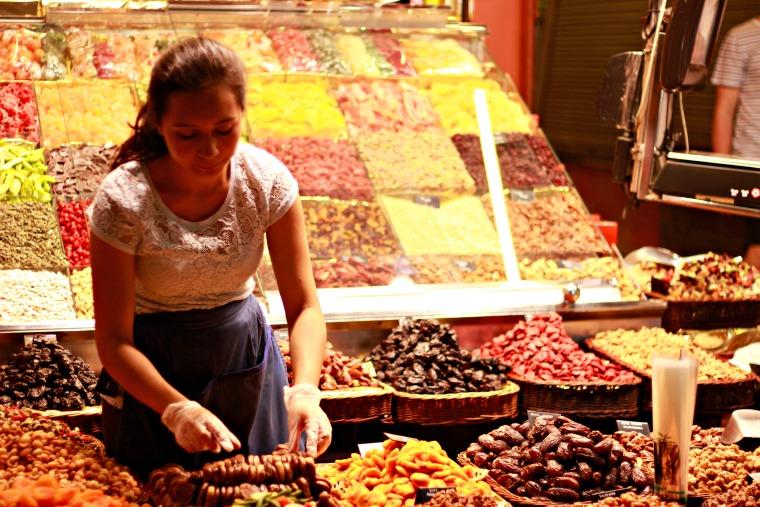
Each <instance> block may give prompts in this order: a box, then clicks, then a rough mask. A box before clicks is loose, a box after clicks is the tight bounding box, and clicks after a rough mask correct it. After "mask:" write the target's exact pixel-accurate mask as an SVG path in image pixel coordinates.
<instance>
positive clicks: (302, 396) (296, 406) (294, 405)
mask: <svg viewBox="0 0 760 507" xmlns="http://www.w3.org/2000/svg"><path fill="white" fill-rule="evenodd" d="M320 397H321V394H320V392H319V389H317V387H316V386H315V385H313V384H296V385H295V386H293V387H289V386H285V407H286V408H287V409H288V435H289V437H288V446H289V447H290V450H291V452H296V451H298V443H299V441H300V440H301V434H302V433H304V432H305V433H306V452H307V453H308V454H311V455H312V456H318V455H320V454H322V453H323V452H325V451H326V450H327V448H328V447H329V445H330V442H331V441H332V426H331V425H330V420H329V419H328V418H327V414H325V413H324V412H323V411H322V409H321V408H320V407H319V399H320Z"/></svg>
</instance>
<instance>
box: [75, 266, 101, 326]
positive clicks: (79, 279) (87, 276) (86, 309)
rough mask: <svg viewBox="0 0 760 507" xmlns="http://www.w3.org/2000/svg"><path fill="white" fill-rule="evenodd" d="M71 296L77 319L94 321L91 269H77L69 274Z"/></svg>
mask: <svg viewBox="0 0 760 507" xmlns="http://www.w3.org/2000/svg"><path fill="white" fill-rule="evenodd" d="M71 294H72V295H73V296H74V311H75V312H76V314H77V319H94V318H95V310H94V309H93V306H92V305H93V303H92V268H90V267H86V268H84V269H77V270H75V271H74V272H72V273H71Z"/></svg>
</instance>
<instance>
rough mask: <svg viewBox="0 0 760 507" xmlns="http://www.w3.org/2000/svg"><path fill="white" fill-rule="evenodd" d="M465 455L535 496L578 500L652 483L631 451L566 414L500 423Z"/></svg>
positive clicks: (521, 492)
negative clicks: (532, 420) (565, 415)
mask: <svg viewBox="0 0 760 507" xmlns="http://www.w3.org/2000/svg"><path fill="white" fill-rule="evenodd" d="M466 454H467V457H468V458H469V459H470V461H472V462H473V463H474V464H475V465H476V466H479V467H482V468H486V469H488V471H489V472H488V473H489V475H490V476H491V477H492V478H493V479H494V480H495V481H496V482H497V483H499V484H500V485H501V486H503V487H504V488H506V489H508V490H509V491H511V492H512V493H513V494H515V495H518V496H522V497H528V498H531V499H533V500H546V501H554V502H576V501H578V500H591V499H593V497H594V495H595V494H598V493H601V492H606V491H613V490H617V489H623V488H629V487H630V488H633V490H634V491H635V492H637V493H647V492H649V491H650V487H651V481H650V480H649V478H648V477H647V476H646V474H645V473H644V471H643V470H642V469H641V468H639V467H638V466H637V465H636V456H635V455H634V454H633V453H630V452H628V451H626V450H625V449H624V448H623V446H622V445H621V444H620V443H618V442H617V441H616V440H615V439H614V438H612V437H611V436H609V435H604V434H603V433H601V432H599V431H592V430H591V429H590V428H588V427H587V426H584V425H582V424H579V423H576V422H573V421H572V420H571V419H568V418H567V417H563V416H559V417H554V416H545V415H544V416H539V417H537V418H536V419H535V422H534V423H533V425H532V426H531V424H530V423H529V422H525V423H523V424H517V423H513V424H511V425H504V426H501V427H499V428H497V429H495V430H493V431H491V432H490V433H487V434H485V435H481V436H480V437H478V441H477V442H476V443H473V444H471V445H470V447H469V448H468V449H467V452H466Z"/></svg>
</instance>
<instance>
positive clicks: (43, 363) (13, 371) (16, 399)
mask: <svg viewBox="0 0 760 507" xmlns="http://www.w3.org/2000/svg"><path fill="white" fill-rule="evenodd" d="M96 382H97V379H96V377H95V372H93V371H92V368H90V366H89V365H88V364H87V363H86V362H85V361H84V360H83V359H82V358H81V357H77V356H75V355H73V354H72V353H71V352H69V351H68V350H66V349H65V348H63V347H62V346H60V345H59V344H57V343H49V342H46V341H44V340H38V339H35V340H33V341H32V342H31V343H30V344H28V345H26V346H24V348H23V349H22V350H21V351H20V352H17V353H15V354H13V355H12V356H11V357H10V359H9V360H8V364H5V365H3V366H1V367H0V404H3V405H11V404H15V405H20V406H22V407H25V408H33V409H36V410H80V409H82V408H84V407H91V406H94V405H97V404H98V403H99V402H100V400H99V399H98V397H97V395H96V393H95V384H96Z"/></svg>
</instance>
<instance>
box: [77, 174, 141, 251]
mask: <svg viewBox="0 0 760 507" xmlns="http://www.w3.org/2000/svg"><path fill="white" fill-rule="evenodd" d="M117 170H118V169H117ZM116 176H117V175H115V174H114V173H111V174H109V177H107V178H106V179H105V181H104V182H103V184H102V185H101V187H100V189H99V190H98V192H97V194H96V195H95V199H94V200H93V201H92V204H91V205H90V207H89V208H87V212H86V213H87V221H88V223H89V225H90V230H91V231H92V232H93V233H94V234H95V235H96V236H97V237H98V238H100V239H101V240H103V241H105V242H106V243H108V244H109V245H111V246H113V247H114V248H118V249H119V250H121V251H123V252H125V253H128V254H131V255H135V253H136V252H137V248H138V246H139V243H140V237H141V229H142V228H141V225H140V220H139V217H138V215H137V213H135V212H134V211H133V210H132V209H130V205H134V204H136V203H135V202H134V197H133V196H130V195H129V194H128V192H124V191H123V189H122V188H121V185H119V184H118V181H117V180H118V178H117V177H116Z"/></svg>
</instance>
